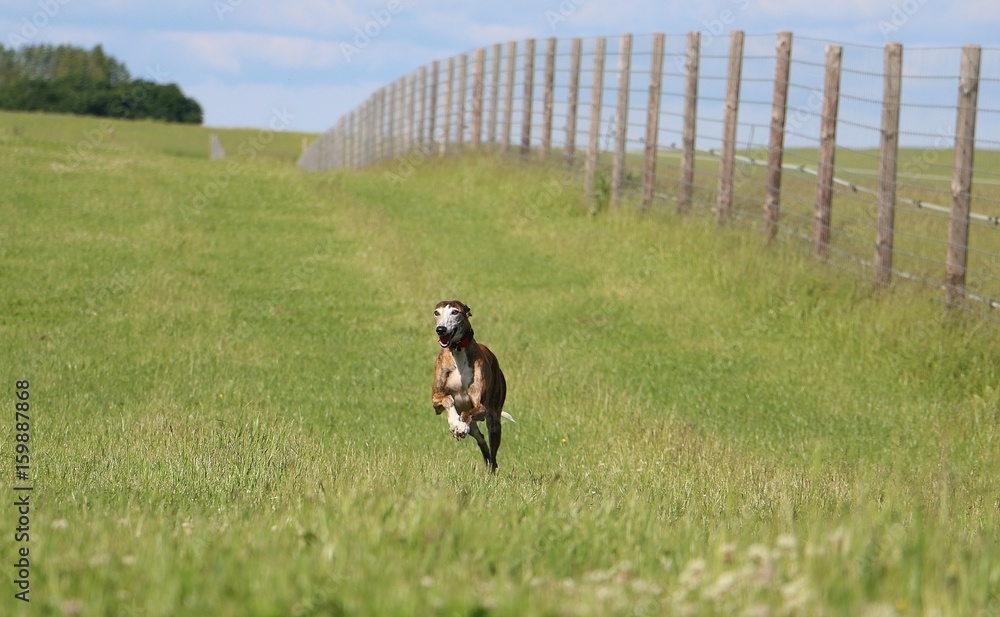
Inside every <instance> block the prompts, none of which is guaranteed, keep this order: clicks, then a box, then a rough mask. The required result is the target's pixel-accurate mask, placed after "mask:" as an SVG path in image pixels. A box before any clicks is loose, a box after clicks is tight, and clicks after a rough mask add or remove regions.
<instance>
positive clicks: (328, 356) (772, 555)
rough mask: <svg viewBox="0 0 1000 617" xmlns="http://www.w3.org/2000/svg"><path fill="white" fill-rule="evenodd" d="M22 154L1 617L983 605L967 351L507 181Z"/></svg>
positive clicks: (838, 611) (783, 257) (911, 298)
mask: <svg viewBox="0 0 1000 617" xmlns="http://www.w3.org/2000/svg"><path fill="white" fill-rule="evenodd" d="M57 121H58V122H65V123H66V126H67V127H68V131H67V132H66V133H65V134H66V135H70V136H71V137H70V138H69V139H70V140H72V139H73V137H72V136H74V135H76V134H78V133H79V131H80V130H83V129H81V128H80V127H81V126H86V124H85V121H81V120H76V119H66V118H63V119H58V120H57ZM16 123H22V124H24V123H25V120H24V119H23V117H22V116H20V115H13V114H2V115H0V168H2V169H4V170H5V171H4V174H5V180H6V181H5V182H2V183H0V216H2V217H3V220H4V221H5V224H4V225H3V226H2V227H0V275H2V277H3V280H4V285H5V290H4V294H3V296H2V299H0V342H2V345H3V352H4V353H3V354H2V358H3V359H2V360H0V362H2V364H0V366H2V370H0V375H4V376H5V377H4V378H5V379H7V380H8V387H7V391H8V393H10V392H12V391H13V384H14V380H16V379H30V380H31V390H32V397H33V398H32V401H33V403H34V405H33V407H32V409H33V425H32V446H33V448H34V450H33V455H34V459H33V473H34V483H35V486H36V491H35V493H34V497H35V499H36V504H35V505H36V509H35V510H34V511H33V513H32V521H31V524H32V529H33V531H35V530H37V534H35V533H33V534H32V540H31V543H30V547H31V554H32V556H33V561H32V570H31V577H32V596H31V597H32V602H31V604H30V605H27V606H26V605H23V603H21V602H18V601H15V600H14V599H13V597H12V596H13V592H14V588H13V586H9V585H8V586H6V588H7V591H6V592H4V595H3V596H2V599H0V606H3V607H4V610H10V611H11V612H13V613H14V614H18V615H21V614H23V615H29V614H30V615H36V614H43V615H121V614H139V615H187V614H191V615H202V614H217V615H289V614H291V615H369V614H382V615H426V614H442V615H452V614H459V615H608V614H621V615H654V614H699V615H733V614H743V613H749V614H760V615H785V614H797V615H863V614H870V615H881V614H887V615H888V614H901V615H935V614H943V615H992V614H995V613H996V612H997V610H998V607H1000V565H998V564H997V561H996V555H997V554H1000V531H998V530H1000V500H998V497H997V496H998V495H1000V491H998V482H997V477H1000V476H998V472H1000V448H998V445H997V444H998V438H1000V436H998V426H1000V387H998V385H997V384H998V383H1000V380H998V377H1000V359H998V355H997V353H996V350H997V349H998V348H1000V346H998V344H1000V335H998V333H997V331H996V328H995V322H993V321H989V320H980V319H979V318H977V317H975V316H968V315H962V314H957V315H956V314H947V313H945V312H943V311H942V309H941V307H940V304H939V303H938V302H937V301H936V299H935V298H932V297H931V296H930V295H929V294H926V293H925V292H924V291H923V290H921V289H911V288H908V287H906V286H900V287H898V288H896V289H894V290H891V291H889V292H888V293H878V294H876V293H873V292H872V291H871V289H870V288H869V287H868V286H867V285H865V284H862V283H859V282H858V280H857V279H856V278H854V277H852V276H850V275H847V274H844V273H841V272H839V271H837V270H834V269H830V268H826V267H824V266H822V265H821V264H817V263H815V262H814V261H812V260H811V259H810V258H809V257H807V256H805V255H804V254H802V253H801V252H800V251H799V250H797V249H795V248H794V247H788V246H785V245H783V244H780V243H779V244H775V245H771V246H764V245H763V244H762V243H761V241H760V239H759V237H758V235H757V234H753V233H749V234H748V233H745V232H743V231H741V230H738V229H730V230H722V231H720V230H717V229H716V228H715V226H714V224H713V223H711V222H710V221H708V220H706V219H703V218H700V217H699V216H691V217H686V218H685V217H677V216H676V215H674V214H672V213H669V212H665V211H654V212H651V213H650V214H649V215H647V216H645V217H642V216H640V215H638V214H635V213H634V212H633V211H632V210H631V209H629V208H623V209H621V210H618V211H604V212H601V213H599V214H598V215H597V216H590V215H588V214H587V213H586V209H585V208H584V207H583V205H582V203H581V196H580V195H579V194H578V193H577V192H576V191H575V187H573V188H570V187H569V186H567V185H565V184H561V183H559V182H558V181H557V180H554V179H553V176H552V175H550V172H548V171H546V170H545V169H539V168H533V167H531V166H526V165H522V164H519V163H508V162H501V161H497V160H495V159H492V158H488V157H467V158H461V159H458V158H447V159H444V160H429V161H424V162H421V163H419V164H418V165H417V167H416V169H414V170H413V172H412V174H410V175H408V176H407V177H406V178H405V179H404V180H402V181H398V180H396V181H391V180H389V179H387V178H388V174H389V173H390V172H393V171H394V169H395V168H394V167H393V165H392V164H388V165H387V166H386V167H382V168H375V169H371V170H367V171H362V172H348V171H344V172H335V173H328V174H322V175H306V174H303V173H301V172H299V171H298V170H296V169H295V168H293V167H292V165H291V162H290V159H291V158H292V157H291V155H286V154H274V155H273V156H263V155H262V156H256V157H254V158H253V159H252V160H251V159H250V158H249V157H240V156H239V154H235V155H231V158H230V159H228V160H227V161H216V162H209V161H207V160H206V159H207V152H205V153H204V154H201V155H197V156H195V155H194V154H195V152H196V150H199V149H201V148H202V147H203V146H205V150H206V151H207V145H205V144H207V137H206V133H205V132H203V131H196V132H194V133H192V135H191V136H185V135H184V134H182V133H184V131H188V130H190V129H188V128H187V127H173V126H170V127H168V126H162V125H154V124H136V125H129V127H128V131H133V130H134V131H136V135H141V134H142V132H143V131H144V130H148V131H149V138H148V139H136V140H135V141H132V142H128V143H122V141H124V139H123V135H125V134H126V132H128V131H126V129H125V128H121V129H118V131H117V132H118V134H119V137H118V140H117V141H116V142H115V143H100V144H96V145H95V147H93V148H92V150H91V151H90V152H89V153H88V154H87V155H86V157H84V159H83V161H82V162H81V163H80V164H78V165H76V166H75V168H74V169H72V170H71V171H68V172H67V171H63V172H57V171H53V167H52V164H53V163H59V162H61V161H62V160H63V158H61V157H65V156H67V155H66V150H65V148H66V144H67V138H66V137H65V136H60V135H56V134H51V135H43V134H41V133H39V134H37V135H32V131H33V130H34V129H31V128H30V127H27V126H26V128H24V129H23V130H22V131H21V132H17V131H10V130H8V131H6V132H5V131H4V127H5V126H6V127H9V126H11V125H12V124H16ZM37 130H38V131H41V129H40V128H39V129H37ZM174 131H179V132H178V133H177V134H175V133H174ZM225 139H226V136H225V135H224V136H223V140H224V141H225ZM188 142H190V143H188ZM271 143H272V144H273V145H272V146H271V147H272V148H278V149H279V150H281V148H286V149H287V150H281V151H291V150H292V145H293V144H294V140H292V139H291V136H283V135H281V134H278V133H276V134H275V135H274V140H273V141H272V142H271ZM281 143H283V144H285V145H284V146H278V144H281ZM183 152H190V153H191V154H184V153H183ZM261 152H271V150H261ZM229 164H235V169H236V170H237V171H236V172H235V173H232V174H229V175H226V174H227V172H226V169H227V167H226V166H227V165H229ZM222 178H228V181H227V182H225V184H224V185H223V183H222V181H221V179H222ZM213 184H215V185H218V186H216V188H215V189H209V190H206V187H211V186H213ZM454 297H457V298H460V299H462V300H463V301H465V302H467V303H469V304H470V305H471V306H472V308H473V323H474V324H475V326H476V332H477V336H478V338H479V339H480V340H482V341H483V342H485V343H487V344H489V345H490V346H491V348H493V349H494V351H496V352H497V355H498V357H499V358H500V361H501V363H502V365H503V368H504V370H505V372H506V374H507V378H508V383H509V385H510V389H509V396H508V404H507V411H509V412H510V413H511V414H513V415H514V416H515V418H517V424H507V425H505V430H504V442H503V446H502V447H501V449H500V454H499V463H500V473H499V474H498V476H496V477H495V478H492V477H490V476H489V474H488V473H486V470H485V469H484V468H483V467H482V463H481V460H480V457H479V455H478V454H477V453H476V449H475V447H474V445H472V444H471V443H465V442H462V443H456V442H455V441H454V440H453V439H451V437H450V436H449V434H448V432H447V430H446V426H445V423H444V421H443V420H442V419H441V418H440V417H437V416H435V415H434V413H433V411H432V408H431V406H430V403H429V396H430V373H431V369H432V366H433V359H434V355H435V353H436V351H435V347H436V342H435V340H434V335H433V332H432V331H431V328H432V326H433V321H432V319H431V316H430V311H431V308H432V307H433V304H434V303H435V302H437V301H438V300H441V299H446V298H454ZM13 400H14V399H13V395H12V394H8V402H9V404H10V406H11V408H12V406H13ZM13 431H14V429H13V421H10V422H6V423H4V424H3V425H2V429H0V460H3V461H7V462H8V464H10V463H9V462H10V461H11V460H12V450H13V448H12V445H13ZM12 517H13V513H12V511H11V509H10V508H7V509H6V510H4V511H0V520H3V521H5V522H10V521H11V520H12ZM18 546H19V545H18V544H16V543H15V542H14V541H13V537H12V535H11V534H7V533H5V534H2V535H0V556H2V559H3V563H8V562H10V563H13V561H12V559H13V557H14V554H15V551H16V549H17V547H18ZM4 575H5V576H6V577H8V578H13V576H12V569H11V568H10V567H7V568H6V569H5V570H4ZM8 607H9V608H8Z"/></svg>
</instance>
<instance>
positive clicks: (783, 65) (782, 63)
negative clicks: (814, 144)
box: [764, 32, 792, 240]
mask: <svg viewBox="0 0 1000 617" xmlns="http://www.w3.org/2000/svg"><path fill="white" fill-rule="evenodd" d="M775 51H776V56H775V60H774V97H773V99H772V101H771V137H770V142H769V144H768V149H767V181H766V186H767V189H766V195H765V198H764V233H765V235H766V236H767V238H768V240H773V239H774V238H775V236H777V235H778V215H779V213H780V211H781V164H782V162H783V161H784V152H785V117H786V115H787V112H788V80H789V76H790V74H791V68H792V62H791V60H792V33H791V32H779V33H778V41H777V43H776V45H775Z"/></svg>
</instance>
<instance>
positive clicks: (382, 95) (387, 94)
mask: <svg viewBox="0 0 1000 617" xmlns="http://www.w3.org/2000/svg"><path fill="white" fill-rule="evenodd" d="M391 93H392V85H391V84H390V85H388V86H384V87H383V88H382V89H381V90H379V91H378V107H377V108H376V110H375V118H376V125H375V153H374V156H373V157H372V161H370V162H371V163H374V162H376V161H379V160H381V159H382V157H384V156H385V149H386V148H385V124H386V122H385V115H386V114H385V110H386V107H387V106H388V107H389V108H390V109H391V108H392V96H391Z"/></svg>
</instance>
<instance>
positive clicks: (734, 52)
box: [715, 30, 743, 226]
mask: <svg viewBox="0 0 1000 617" xmlns="http://www.w3.org/2000/svg"><path fill="white" fill-rule="evenodd" d="M742 72H743V31H742V30H733V31H732V32H731V33H730V34H729V68H728V71H727V77H726V109H725V118H724V119H723V124H722V160H721V161H720V162H719V185H718V192H717V195H716V199H715V213H716V220H717V221H718V224H719V225H720V226H721V225H725V224H726V222H727V221H728V220H729V217H730V216H731V215H732V212H733V170H734V169H733V168H734V163H735V157H736V127H737V121H738V114H739V108H740V80H741V74H742Z"/></svg>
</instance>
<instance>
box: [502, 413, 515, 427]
mask: <svg viewBox="0 0 1000 617" xmlns="http://www.w3.org/2000/svg"><path fill="white" fill-rule="evenodd" d="M500 417H501V418H506V419H508V420H510V421H511V422H514V416H512V415H510V414H509V413H507V412H506V411H501V412H500ZM514 424H517V422H514Z"/></svg>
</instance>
